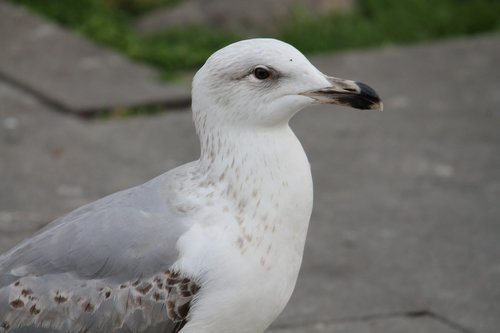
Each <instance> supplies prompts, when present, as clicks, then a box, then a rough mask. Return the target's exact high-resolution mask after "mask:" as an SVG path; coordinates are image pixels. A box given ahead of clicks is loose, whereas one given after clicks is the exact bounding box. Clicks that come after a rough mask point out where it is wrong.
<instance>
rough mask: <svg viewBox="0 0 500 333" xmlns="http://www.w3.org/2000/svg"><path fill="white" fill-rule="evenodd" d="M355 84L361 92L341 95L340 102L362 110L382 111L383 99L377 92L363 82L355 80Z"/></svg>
mask: <svg viewBox="0 0 500 333" xmlns="http://www.w3.org/2000/svg"><path fill="white" fill-rule="evenodd" d="M355 84H356V85H357V86H358V87H359V92H358V93H353V94H349V93H347V94H345V95H344V96H342V95H340V97H339V102H340V103H341V104H346V105H350V106H352V107H353V108H356V109H360V110H371V109H380V111H382V101H381V99H380V97H379V96H378V94H377V92H376V91H375V90H374V89H373V88H372V87H370V86H369V85H367V84H364V83H363V82H355Z"/></svg>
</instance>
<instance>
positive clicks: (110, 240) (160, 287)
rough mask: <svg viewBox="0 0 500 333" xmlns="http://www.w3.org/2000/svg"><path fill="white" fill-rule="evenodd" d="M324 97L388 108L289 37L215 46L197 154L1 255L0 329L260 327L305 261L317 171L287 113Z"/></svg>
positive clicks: (199, 92) (200, 83) (224, 331)
mask: <svg viewBox="0 0 500 333" xmlns="http://www.w3.org/2000/svg"><path fill="white" fill-rule="evenodd" d="M313 103H337V104H344V105H351V106H354V107H357V108H365V109H366V108H371V109H378V108H380V107H381V103H380V100H379V98H378V96H377V95H376V94H375V92H374V91H373V90H372V89H371V88H369V87H368V86H366V85H364V84H360V83H357V82H353V81H346V80H340V79H335V78H332V77H327V76H325V75H323V74H322V73H320V72H319V71H318V70H317V69H316V68H315V67H314V66H313V65H311V64H310V63H309V61H308V60H307V59H306V58H305V57H304V56H303V55H302V54H301V53H300V52H299V51H297V50H296V49H295V48H293V47H292V46H290V45H288V44H286V43H283V42H280V41H277V40H272V39H253V40H246V41H241V42H238V43H235V44H232V45H229V46H227V47H226V48H224V49H222V50H220V51H218V52H216V53H215V54H214V55H212V56H211V57H210V58H209V59H208V60H207V62H206V64H205V65H204V66H203V67H202V68H201V69H200V70H199V71H198V73H197V74H196V76H195V78H194V81H193V104H192V108H193V118H194V122H195V126H196V129H197V133H198V135H199V138H200V144H201V156H200V159H199V160H197V161H194V162H191V163H188V164H186V165H183V166H180V167H178V168H176V169H173V170H171V171H168V172H166V173H165V174H163V175H161V176H159V177H157V178H155V179H153V180H151V181H149V182H147V183H145V184H143V185H140V186H138V187H134V188H131V189H128V190H125V191H121V192H118V193H115V194H112V195H110V196H108V197H105V198H103V199H101V200H98V201H96V202H93V203H91V204H89V205H86V206H84V207H82V208H79V209H77V210H75V211H73V212H71V213H70V214H68V215H66V216H64V217H62V218H60V219H58V220H56V221H54V222H52V223H51V224H49V225H48V226H47V227H46V228H44V229H43V230H41V231H40V232H39V233H38V234H36V235H35V236H33V237H32V238H30V239H27V240H25V241H24V242H22V243H20V244H19V245H17V246H16V247H14V248H13V249H11V250H10V251H9V252H7V253H5V254H4V255H2V256H0V332H21V331H22V332H42V331H47V332H49V331H50V332H53V331H55V330H59V331H61V332H83V331H85V332H142V331H148V332H179V331H180V332H182V333H195V332H196V333H234V332H238V333H261V332H263V331H264V330H265V329H266V328H267V327H268V326H269V325H270V324H271V323H272V321H273V320H274V319H275V318H276V317H277V316H278V314H279V313H280V312H281V311H282V310H283V308H284V306H285V305H286V303H287V301H288V300H289V298H290V296H291V293H292V291H293V288H294V285H295V282H296V279H297V275H298V271H299V268H300V264H301V260H302V253H303V249H304V243H305V238H306V233H307V227H308V224H309V218H310V215H311V209H312V196H313V195H312V180H311V174H310V169H309V163H308V160H307V157H306V155H305V153H304V151H303V149H302V147H301V145H300V143H299V141H298V140H297V138H296V137H295V135H294V134H293V132H292V131H291V129H290V128H289V127H288V121H289V119H290V118H291V117H292V116H293V115H294V114H295V113H296V112H297V111H299V110H300V109H302V108H304V107H306V106H308V105H310V104H313ZM41 327H47V328H49V329H48V330H43V328H41Z"/></svg>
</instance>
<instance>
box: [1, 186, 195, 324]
mask: <svg viewBox="0 0 500 333" xmlns="http://www.w3.org/2000/svg"><path fill="white" fill-rule="evenodd" d="M157 183H158V182H155V181H151V182H149V183H146V184H144V185H142V186H139V187H135V188H132V189H129V190H125V191H122V192H118V193H115V194H113V195H111V196H108V197H105V198H103V199H101V200H98V201H96V202H94V203H92V204H89V205H87V206H84V207H82V208H80V209H77V210H76V211H74V212H72V213H70V214H68V215H67V216H65V217H63V218H61V219H58V220H56V221H54V222H52V223H51V224H49V225H48V226H47V227H46V228H44V229H43V230H41V231H40V232H39V233H38V234H36V235H35V236H34V237H32V238H30V239H28V240H26V241H24V242H22V243H20V244H19V245H18V246H16V247H14V248H13V249H11V250H10V251H9V252H7V253H5V254H4V255H3V256H1V257H0V332H2V330H4V331H8V330H9V329H10V328H12V329H13V328H16V327H19V326H30V325H31V326H33V327H34V326H42V327H50V328H51V329H54V330H56V329H57V330H60V331H64V332H80V331H90V332H94V331H95V332H98V331H105V332H114V331H120V332H129V331H130V332H136V331H144V330H146V328H147V327H154V326H156V327H158V328H160V327H161V329H162V331H163V329H165V328H168V327H172V328H173V327H174V326H175V323H173V322H172V321H170V320H169V317H168V314H167V311H166V309H165V307H166V302H165V300H166V299H167V298H168V293H169V290H168V289H167V285H168V278H169V274H171V272H168V269H169V267H170V266H171V265H172V263H173V262H174V261H175V260H176V258H177V251H176V248H175V246H176V242H177V239H178V238H179V237H180V235H182V233H184V232H185V230H186V228H187V226H186V225H185V224H184V223H183V222H182V219H180V218H179V217H178V216H176V214H175V213H173V212H172V210H171V209H170V207H169V206H168V203H167V202H166V201H167V200H166V199H165V198H164V197H163V196H162V195H160V193H159V191H160V187H159V186H158V185H157Z"/></svg>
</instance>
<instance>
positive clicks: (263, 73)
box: [253, 67, 271, 80]
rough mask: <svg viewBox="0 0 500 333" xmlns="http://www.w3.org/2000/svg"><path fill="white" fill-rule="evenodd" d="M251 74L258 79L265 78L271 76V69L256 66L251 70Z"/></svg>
mask: <svg viewBox="0 0 500 333" xmlns="http://www.w3.org/2000/svg"><path fill="white" fill-rule="evenodd" d="M253 76H255V77H256V78H257V79H259V80H265V79H267V78H269V77H270V76H271V71H270V70H269V69H267V68H265V67H256V68H255V69H254V70H253Z"/></svg>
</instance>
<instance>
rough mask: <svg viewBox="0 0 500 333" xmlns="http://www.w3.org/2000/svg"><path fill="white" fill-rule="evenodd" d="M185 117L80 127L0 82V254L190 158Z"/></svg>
mask: <svg viewBox="0 0 500 333" xmlns="http://www.w3.org/2000/svg"><path fill="white" fill-rule="evenodd" d="M167 118H168V119H169V120H167V121H166V122H167V123H169V125H165V120H166V119H167ZM159 119H161V120H162V121H160V122H158V121H159ZM190 119H191V115H190V113H188V112H172V113H171V114H163V115H161V116H159V117H156V118H141V119H139V118H134V119H133V120H130V121H129V120H125V121H119V122H114V121H109V122H107V121H101V122H99V123H95V122H86V121H82V120H79V119H77V118H74V117H71V116H68V115H65V114H61V113H58V112H56V111H55V110H52V109H50V108H48V107H47V106H45V105H44V104H43V103H40V101H39V100H37V99H36V98H33V97H32V96H29V95H27V94H26V93H25V92H23V91H20V90H18V89H16V88H14V87H12V86H9V85H7V84H5V83H1V82H0V156H2V163H0V179H1V186H0V238H1V237H6V240H5V243H2V242H0V249H1V250H3V249H6V248H7V247H9V246H10V245H12V244H13V243H14V241H15V240H17V239H16V237H13V235H17V234H19V233H25V232H29V231H31V232H33V230H36V229H38V228H40V227H41V226H42V225H44V224H46V223H48V222H50V221H51V220H53V219H55V218H57V217H59V216H60V215H62V214H64V213H67V212H69V211H71V210H73V209H75V208H77V207H79V206H81V205H83V204H85V203H88V202H90V201H93V200H96V199H98V198H100V197H102V196H104V195H106V194H109V193H112V192H115V191H117V190H120V189H123V188H127V187H130V186H133V185H136V184H138V183H141V182H143V181H145V180H146V179H147V178H152V177H154V176H156V175H158V174H160V173H162V172H164V171H165V170H167V169H170V168H172V167H174V166H176V165H179V164H182V163H185V162H187V161H189V160H192V159H194V158H196V153H193V152H196V151H197V149H198V148H197V146H196V145H197V144H196V143H197V140H196V136H195V133H194V129H193V126H192V124H191V120H190ZM163 126H166V128H163ZM127 133H128V134H127ZM183 135H185V136H186V137H188V138H186V139H185V140H184V142H185V144H184V146H182V145H179V146H178V141H179V138H180V137H182V136H183ZM151 145H152V146H151ZM186 146H187V147H186ZM152 147H153V148H152ZM160 147H162V148H160ZM177 147H178V148H177ZM176 148H177V149H176Z"/></svg>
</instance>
